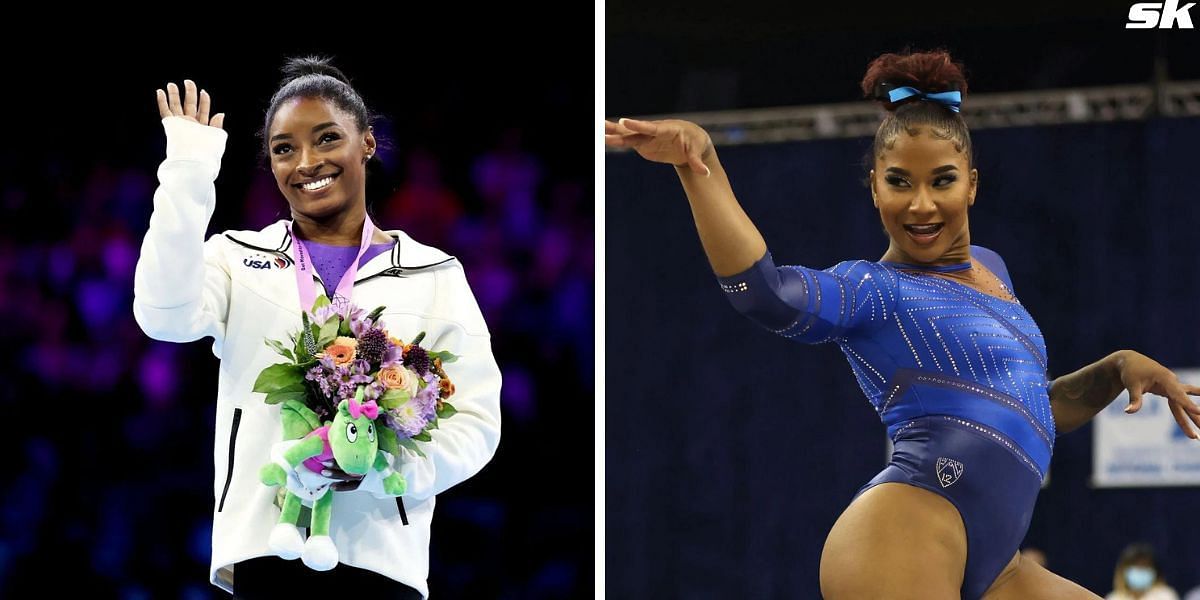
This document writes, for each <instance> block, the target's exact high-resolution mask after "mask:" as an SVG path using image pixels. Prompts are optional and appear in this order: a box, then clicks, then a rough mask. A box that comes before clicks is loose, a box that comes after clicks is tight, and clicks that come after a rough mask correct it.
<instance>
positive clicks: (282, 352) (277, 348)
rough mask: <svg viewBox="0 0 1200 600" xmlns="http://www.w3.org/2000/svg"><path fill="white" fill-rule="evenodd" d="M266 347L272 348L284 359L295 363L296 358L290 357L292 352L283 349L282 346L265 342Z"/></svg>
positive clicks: (269, 341) (273, 341) (270, 341)
mask: <svg viewBox="0 0 1200 600" xmlns="http://www.w3.org/2000/svg"><path fill="white" fill-rule="evenodd" d="M267 345H268V346H270V347H271V348H274V349H275V351H276V352H278V353H279V354H280V355H281V356H283V357H284V358H286V359H288V360H290V361H292V362H296V357H295V356H293V355H292V351H291V350H288V349H287V348H284V347H283V344H282V343H280V342H278V341H275V340H267Z"/></svg>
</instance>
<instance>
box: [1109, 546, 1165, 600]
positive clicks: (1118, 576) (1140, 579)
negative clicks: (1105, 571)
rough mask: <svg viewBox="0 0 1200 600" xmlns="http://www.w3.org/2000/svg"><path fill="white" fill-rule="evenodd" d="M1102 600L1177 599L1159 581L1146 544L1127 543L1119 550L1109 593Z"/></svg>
mask: <svg viewBox="0 0 1200 600" xmlns="http://www.w3.org/2000/svg"><path fill="white" fill-rule="evenodd" d="M1105 600H1179V595H1178V594H1176V593H1175V590H1173V589H1171V587H1170V586H1168V585H1167V582H1166V580H1164V579H1163V575H1162V570H1161V569H1159V567H1158V560H1157V559H1156V558H1155V556H1154V548H1152V547H1150V545H1149V544H1130V545H1129V546H1126V547H1125V550H1123V551H1121V557H1120V558H1119V559H1117V568H1116V570H1115V572H1114V573H1113V591H1112V593H1110V594H1109V595H1108V596H1105Z"/></svg>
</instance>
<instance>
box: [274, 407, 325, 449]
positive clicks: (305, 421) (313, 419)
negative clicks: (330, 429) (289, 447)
mask: <svg viewBox="0 0 1200 600" xmlns="http://www.w3.org/2000/svg"><path fill="white" fill-rule="evenodd" d="M279 417H280V419H282V420H283V439H285V440H298V439H300V438H302V437H304V436H306V435H308V433H309V432H311V431H312V430H314V429H316V428H318V427H320V426H321V419H320V418H318V417H317V413H315V412H313V411H312V410H311V409H310V408H308V407H307V406H305V405H304V401H303V400H296V401H285V402H284V403H283V406H281V407H280V408H279Z"/></svg>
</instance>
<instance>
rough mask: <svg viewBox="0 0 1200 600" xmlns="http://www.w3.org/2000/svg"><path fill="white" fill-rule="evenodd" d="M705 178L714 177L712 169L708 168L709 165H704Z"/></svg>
mask: <svg viewBox="0 0 1200 600" xmlns="http://www.w3.org/2000/svg"><path fill="white" fill-rule="evenodd" d="M704 176H705V177H712V169H710V168H708V165H704Z"/></svg>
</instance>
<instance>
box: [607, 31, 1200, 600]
mask: <svg viewBox="0 0 1200 600" xmlns="http://www.w3.org/2000/svg"><path fill="white" fill-rule="evenodd" d="M862 86H863V91H864V93H866V94H867V95H868V96H869V97H873V98H876V99H879V100H881V101H883V103H884V106H885V108H886V109H887V110H888V111H889V114H888V115H887V117H886V118H885V119H884V121H883V122H882V124H881V125H880V127H879V130H878V132H877V133H876V135H875V143H874V147H873V150H872V154H873V156H874V169H873V170H872V171H871V173H870V183H871V196H872V201H873V202H874V205H875V207H876V208H877V209H878V210H879V216H880V219H881V220H882V222H883V226H884V229H885V230H886V231H887V234H888V237H889V238H890V244H889V247H888V250H887V252H886V253H884V255H883V257H882V259H881V260H879V261H877V262H870V261H862V260H857V261H846V262H842V263H839V264H837V265H835V266H833V267H831V268H829V269H825V270H823V271H822V270H815V269H809V268H805V267H798V266H783V267H778V266H776V265H775V263H774V262H773V259H772V256H771V254H770V253H769V252H768V251H767V247H766V243H765V242H764V241H763V239H762V236H761V235H760V234H759V232H758V230H757V229H756V228H755V227H754V224H753V223H751V222H750V220H749V218H748V217H747V216H746V214H745V213H744V212H743V211H742V209H741V207H740V206H739V205H738V202H737V200H736V198H735V197H734V195H733V190H732V188H731V187H730V185H729V181H728V179H727V178H726V175H725V172H724V170H723V169H722V168H721V164H720V162H719V160H718V159H717V153H716V149H715V148H714V147H713V145H712V141H711V140H710V139H709V137H708V134H707V133H705V132H704V130H703V129H701V128H700V127H699V126H697V125H695V124H694V123H689V122H686V121H679V120H666V121H653V122H649V121H637V120H631V119H621V120H620V121H619V122H617V123H613V122H608V121H606V122H605V134H606V135H605V142H606V143H607V144H609V145H610V146H619V147H630V148H633V149H634V150H636V151H637V152H638V153H639V154H640V155H641V156H642V157H644V158H646V159H648V160H651V161H654V162H662V163H669V164H673V165H675V166H676V170H677V172H678V174H679V178H680V181H681V182H682V184H683V187H684V190H685V192H686V193H687V196H688V201H689V202H690V204H691V207H692V212H693V215H694V217H695V220H696V227H697V230H698V232H699V234H700V240H701V242H702V244H703V246H704V250H705V253H706V254H707V255H708V258H709V262H710V263H711V264H712V267H713V270H714V271H715V273H716V274H717V276H718V279H719V281H720V284H721V288H722V289H723V291H724V292H725V294H726V295H727V296H728V298H729V300H730V302H732V304H733V305H734V306H735V307H736V308H737V309H738V310H739V311H740V312H742V313H743V314H745V315H746V316H747V317H749V318H750V319H752V320H754V321H755V322H757V323H759V324H760V325H762V326H764V327H766V328H768V329H770V330H771V331H773V332H775V333H777V334H779V335H782V336H785V337H788V338H793V339H795V340H797V341H800V342H805V343H819V342H834V343H837V344H838V346H839V347H840V348H841V350H842V352H843V353H844V354H845V356H846V360H847V361H848V362H849V363H850V366H851V369H852V370H853V371H854V374H855V376H856V377H857V379H858V383H859V385H860V387H861V388H862V390H863V393H864V394H865V395H866V396H867V398H868V399H869V400H870V402H871V404H872V405H873V406H874V408H875V410H876V412H878V414H879V416H880V419H881V420H882V421H883V423H884V424H885V425H886V426H887V430H888V435H889V437H891V439H892V441H893V442H894V446H895V450H894V452H893V456H892V459H891V462H890V463H889V464H888V466H887V467H886V468H885V469H884V470H883V471H882V472H880V473H879V474H878V475H877V476H875V478H873V479H872V480H871V481H870V482H868V483H867V484H866V485H864V486H863V488H862V489H861V490H860V491H859V492H858V494H857V495H856V496H855V498H854V500H853V501H852V502H851V504H850V506H849V507H848V508H847V509H846V511H845V512H844V513H843V514H842V516H841V517H840V518H839V519H838V520H837V522H836V523H835V524H834V526H833V529H832V530H831V531H830V533H829V536H828V538H827V540H826V543H825V549H824V551H823V552H822V556H821V592H822V594H823V595H824V596H825V597H826V598H830V599H840V598H957V597H960V596H961V597H963V598H988V599H989V600H992V599H997V598H1023V599H1025V598H1096V597H1097V596H1095V595H1093V594H1091V593H1090V592H1088V591H1087V590H1085V589H1083V588H1082V587H1080V586H1078V585H1076V584H1074V583H1072V582H1070V581H1067V580H1066V579H1063V578H1061V577H1059V576H1057V575H1054V574H1053V573H1050V572H1049V571H1047V570H1045V569H1044V568H1042V567H1040V566H1038V565H1037V564H1036V563H1033V562H1032V561H1022V560H1020V552H1019V551H1018V549H1019V544H1020V543H1021V541H1022V539H1023V537H1024V535H1025V532H1026V530H1027V529H1028V526H1029V520H1030V517H1031V516H1032V512H1033V506H1034V502H1035V500H1036V498H1037V493H1038V490H1039V489H1040V486H1041V482H1042V480H1043V479H1044V477H1045V474H1046V469H1047V467H1048V466H1049V464H1050V456H1051V453H1052V451H1053V447H1054V439H1055V437H1056V436H1057V435H1060V434H1062V433H1065V432H1068V431H1071V430H1073V429H1075V428H1077V427H1079V426H1080V425H1082V424H1083V423H1085V422H1087V421H1088V420H1089V419H1091V418H1092V417H1093V416H1094V415H1095V414H1096V413H1098V412H1099V411H1100V410H1102V409H1103V408H1104V407H1105V406H1107V405H1108V404H1109V403H1110V402H1111V401H1112V400H1113V399H1114V398H1116V397H1117V396H1118V395H1119V394H1120V392H1121V391H1122V390H1125V389H1128V390H1129V392H1130V398H1131V399H1132V400H1131V403H1130V406H1129V407H1128V408H1127V410H1128V411H1129V412H1134V411H1136V410H1137V409H1138V408H1139V407H1140V405H1141V401H1142V400H1141V397H1142V394H1143V393H1146V392H1149V393H1154V394H1158V395H1161V396H1165V397H1166V398H1167V399H1168V402H1169V403H1170V406H1171V410H1172V412H1173V413H1174V415H1175V418H1176V420H1177V421H1178V423H1179V426H1180V427H1181V428H1183V430H1184V431H1185V432H1187V434H1188V436H1189V437H1192V438H1197V437H1200V436H1198V435H1197V434H1196V433H1194V432H1193V431H1192V428H1191V425H1190V424H1189V420H1190V421H1191V422H1192V423H1195V425H1196V426H1197V428H1200V407H1198V406H1197V405H1196V404H1195V403H1194V402H1193V401H1192V400H1191V399H1190V398H1188V394H1189V393H1190V394H1200V388H1196V387H1192V386H1188V385H1185V384H1182V383H1181V382H1179V381H1178V379H1177V378H1176V377H1175V375H1174V374H1173V373H1171V372H1170V371H1169V370H1167V369H1166V368H1165V367H1163V366H1162V365H1160V364H1158V363H1157V362H1155V361H1153V360H1151V359H1149V358H1147V357H1145V356H1143V355H1140V354H1138V353H1136V352H1133V351H1130V350H1119V351H1117V352H1114V353H1112V354H1110V355H1108V356H1106V357H1104V358H1102V359H1100V360H1099V361H1097V362H1095V363H1093V364H1091V365H1088V366H1086V367H1084V368H1082V369H1080V370H1079V371H1076V372H1075V373H1072V374H1069V375H1066V376H1063V377H1059V378H1057V379H1055V380H1053V381H1050V380H1048V378H1047V375H1046V348H1045V343H1044V340H1043V339H1042V335H1041V332H1040V331H1039V330H1038V327H1037V324H1036V323H1035V322H1034V320H1033V318H1032V317H1031V316H1030V315H1029V313H1028V312H1026V311H1025V308H1024V307H1023V306H1022V305H1021V303H1020V301H1019V300H1018V299H1017V297H1016V294H1015V291H1014V288H1013V284H1012V281H1011V280H1010V278H1009V275H1008V271H1007V269H1006V267H1005V265H1004V261H1003V260H1002V259H1001V258H1000V256H999V255H997V254H996V253H995V252H992V251H991V250H988V249H986V248H982V247H980V246H973V245H971V239H970V231H969V227H968V213H969V207H970V206H971V205H972V204H973V203H974V201H975V191H976V188H977V185H978V181H979V174H978V171H977V170H976V169H975V168H974V164H973V159H972V151H971V139H970V135H969V132H968V130H967V127H966V124H965V122H964V121H963V119H962V117H961V116H960V115H959V112H958V109H959V106H960V104H961V101H962V97H963V96H964V95H965V94H966V92H967V85H966V81H965V79H964V77H963V75H962V68H961V65H959V64H955V63H953V62H952V61H951V59H950V56H949V55H948V54H946V53H945V52H929V53H906V54H903V55H895V54H885V55H883V56H881V57H879V58H877V59H876V60H875V61H873V62H872V63H871V65H870V67H869V68H868V71H867V74H866V76H865V78H864V80H863V83H862Z"/></svg>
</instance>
